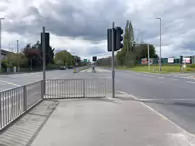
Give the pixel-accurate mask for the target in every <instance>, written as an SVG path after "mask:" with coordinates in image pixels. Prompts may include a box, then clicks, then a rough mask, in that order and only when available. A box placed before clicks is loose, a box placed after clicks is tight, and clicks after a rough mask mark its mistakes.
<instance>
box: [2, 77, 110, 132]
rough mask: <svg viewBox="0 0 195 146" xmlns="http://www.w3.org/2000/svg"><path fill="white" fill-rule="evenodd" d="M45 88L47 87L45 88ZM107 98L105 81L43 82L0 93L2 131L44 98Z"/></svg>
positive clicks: (68, 80)
mask: <svg viewBox="0 0 195 146" xmlns="http://www.w3.org/2000/svg"><path fill="white" fill-rule="evenodd" d="M44 86H45V87H44ZM85 97H88V98H93V97H106V80H105V79H57V80H46V81H45V82H44V81H43V80H41V81H38V82H35V83H31V84H28V85H25V86H20V87H17V88H14V89H10V90H6V91H2V92H0V131H1V130H3V129H4V128H6V127H7V126H8V125H9V124H11V123H12V122H13V121H15V120H16V119H17V118H19V117H20V116H21V115H23V114H24V113H26V112H27V111H28V110H30V109H31V108H32V107H33V106H35V105H37V104H38V103H39V102H41V101H42V100H43V99H44V98H46V99H47V98H85Z"/></svg>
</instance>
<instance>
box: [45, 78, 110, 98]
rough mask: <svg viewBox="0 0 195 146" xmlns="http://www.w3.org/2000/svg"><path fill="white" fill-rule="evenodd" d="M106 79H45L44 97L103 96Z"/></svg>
mask: <svg viewBox="0 0 195 146" xmlns="http://www.w3.org/2000/svg"><path fill="white" fill-rule="evenodd" d="M105 96H106V80H103V79H102V80H98V79H54V80H46V96H45V98H84V97H105Z"/></svg>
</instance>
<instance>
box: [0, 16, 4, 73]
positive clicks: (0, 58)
mask: <svg viewBox="0 0 195 146" xmlns="http://www.w3.org/2000/svg"><path fill="white" fill-rule="evenodd" d="M3 19H5V18H0V73H1V71H2V69H1V68H2V66H1V60H2V54H1V53H2V52H1V28H2V25H1V20H3Z"/></svg>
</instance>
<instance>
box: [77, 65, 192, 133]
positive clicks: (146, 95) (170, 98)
mask: <svg viewBox="0 0 195 146" xmlns="http://www.w3.org/2000/svg"><path fill="white" fill-rule="evenodd" d="M98 72H99V73H98ZM80 74H82V75H84V76H88V77H89V76H90V77H91V76H93V77H94V78H95V77H99V78H107V79H108V80H110V81H111V71H110V70H106V71H103V69H102V68H101V69H97V73H93V74H92V73H90V70H85V71H83V72H82V73H80ZM191 76H193V74H192V73H191V74H179V73H177V74H148V73H137V72H132V71H125V70H117V71H116V90H117V91H121V92H124V93H126V94H129V95H133V96H134V97H136V98H137V99H138V100H141V101H143V102H144V103H146V104H147V105H149V106H150V107H152V108H154V109H155V110H157V111H158V112H159V113H161V114H163V115H164V116H165V117H167V118H168V119H170V120H171V121H173V122H174V123H176V124H177V125H179V126H181V127H182V128H184V129H185V130H187V131H188V132H190V133H192V134H195V125H194V123H195V114H194V113H195V80H194V79H192V78H191ZM110 87H111V84H110ZM109 89H110V91H111V88H109Z"/></svg>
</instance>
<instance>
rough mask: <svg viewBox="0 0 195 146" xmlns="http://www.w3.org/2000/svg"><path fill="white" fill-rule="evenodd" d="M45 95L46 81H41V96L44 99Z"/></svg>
mask: <svg viewBox="0 0 195 146" xmlns="http://www.w3.org/2000/svg"><path fill="white" fill-rule="evenodd" d="M44 95H45V81H44V80H42V81H41V98H42V99H43V98H44Z"/></svg>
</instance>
